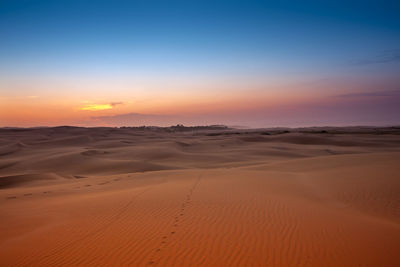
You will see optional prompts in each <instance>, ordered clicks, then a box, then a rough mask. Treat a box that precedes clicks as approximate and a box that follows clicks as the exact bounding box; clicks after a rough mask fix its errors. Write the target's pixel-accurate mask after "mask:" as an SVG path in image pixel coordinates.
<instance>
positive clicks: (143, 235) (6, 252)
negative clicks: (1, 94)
mask: <svg viewBox="0 0 400 267" xmlns="http://www.w3.org/2000/svg"><path fill="white" fill-rule="evenodd" d="M399 173H400V128H398V127H380V128H376V127H347V128H346V127H317V128H293V129H289V128H282V129H281V128H271V129H231V128H226V127H221V126H216V127H200V128H199V127H197V128H196V127H184V126H176V127H165V128H162V127H132V128H131V127H121V128H107V127H99V128H83V127H46V128H2V129H0V203H1V204H0V214H1V220H0V265H1V266H399V265H400V256H399V253H398V252H399V251H400V176H399Z"/></svg>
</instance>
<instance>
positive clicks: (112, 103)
mask: <svg viewBox="0 0 400 267" xmlns="http://www.w3.org/2000/svg"><path fill="white" fill-rule="evenodd" d="M122 104H124V102H111V103H110V105H111V106H112V107H115V106H116V105H122Z"/></svg>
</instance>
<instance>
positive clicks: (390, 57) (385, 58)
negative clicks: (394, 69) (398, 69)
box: [351, 49, 400, 65]
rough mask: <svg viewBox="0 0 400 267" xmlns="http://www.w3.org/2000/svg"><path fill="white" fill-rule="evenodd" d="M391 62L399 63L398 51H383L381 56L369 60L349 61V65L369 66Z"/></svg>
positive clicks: (399, 53)
mask: <svg viewBox="0 0 400 267" xmlns="http://www.w3.org/2000/svg"><path fill="white" fill-rule="evenodd" d="M391 62H400V49H394V50H386V51H383V52H382V53H381V54H379V55H376V56H374V57H371V58H365V59H360V60H355V61H351V63H352V64H354V65H371V64H382V63H391Z"/></svg>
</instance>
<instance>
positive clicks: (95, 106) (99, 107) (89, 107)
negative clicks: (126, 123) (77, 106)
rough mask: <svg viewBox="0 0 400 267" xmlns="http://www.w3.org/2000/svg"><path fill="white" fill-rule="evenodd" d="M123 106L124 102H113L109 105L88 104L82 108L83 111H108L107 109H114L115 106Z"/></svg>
mask: <svg viewBox="0 0 400 267" xmlns="http://www.w3.org/2000/svg"><path fill="white" fill-rule="evenodd" d="M122 104H123V102H111V103H108V104H87V105H84V106H83V107H81V110H89V111H98V110H107V109H113V108H114V107H115V106H117V105H122Z"/></svg>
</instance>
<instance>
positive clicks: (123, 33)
mask: <svg viewBox="0 0 400 267" xmlns="http://www.w3.org/2000/svg"><path fill="white" fill-rule="evenodd" d="M399 14H400V2H399V1H341V0H337V1H329V0H327V1H251V0H247V1H236V0H229V1H222V0H221V1H218V0H214V1H208V0H198V1H197V0H186V1H173V0H171V1H170V0H168V1H167V0H164V1H155V0H143V1H134V0H131V1H118V0H114V1H102V0H99V1H85V0H80V1H76V0H53V1H36V0H24V1H23V0H11V1H8V0H0V127H6V126H8V127H32V126H56V125H77V126H137V125H159V126H169V125H175V124H178V123H182V124H185V125H209V124H224V125H229V126H246V127H276V126H290V127H298V126H326V125H332V126H345V125H378V126H379V125H400V116H399V114H400V15H399Z"/></svg>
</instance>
